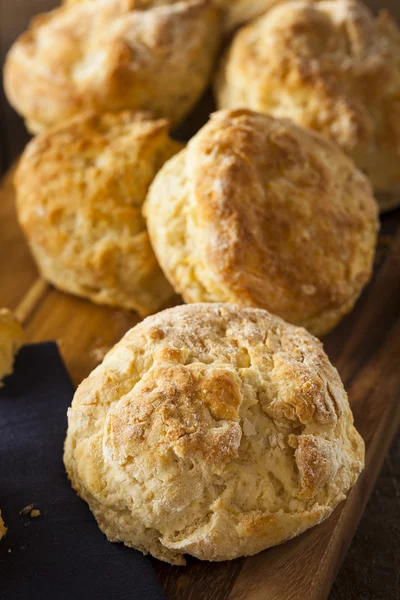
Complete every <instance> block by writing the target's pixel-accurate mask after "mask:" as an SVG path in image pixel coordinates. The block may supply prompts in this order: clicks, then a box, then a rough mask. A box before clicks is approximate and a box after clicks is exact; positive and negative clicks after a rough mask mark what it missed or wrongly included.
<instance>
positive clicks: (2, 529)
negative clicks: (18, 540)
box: [0, 511, 7, 540]
mask: <svg viewBox="0 0 400 600" xmlns="http://www.w3.org/2000/svg"><path fill="white" fill-rule="evenodd" d="M6 533H7V527H6V526H5V523H4V521H3V519H2V517H1V511H0V540H1V539H2V538H3V537H4V536H5V535H6Z"/></svg>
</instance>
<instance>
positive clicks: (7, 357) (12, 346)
mask: <svg viewBox="0 0 400 600" xmlns="http://www.w3.org/2000/svg"><path fill="white" fill-rule="evenodd" d="M23 341H24V332H23V329H22V327H21V325H20V323H19V321H18V319H17V318H16V317H15V316H14V315H13V313H12V312H11V311H10V310H8V309H7V308H1V309H0V386H1V385H2V380H3V379H4V377H7V375H11V373H12V372H13V364H14V358H15V355H16V354H17V352H18V350H19V349H20V348H21V346H22V343H23Z"/></svg>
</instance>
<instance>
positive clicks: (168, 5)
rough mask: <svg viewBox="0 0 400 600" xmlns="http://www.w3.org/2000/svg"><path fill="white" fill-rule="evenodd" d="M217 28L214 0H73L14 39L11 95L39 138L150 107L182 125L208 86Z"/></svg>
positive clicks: (8, 78)
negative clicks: (84, 119) (54, 128)
mask: <svg viewBox="0 0 400 600" xmlns="http://www.w3.org/2000/svg"><path fill="white" fill-rule="evenodd" d="M218 31H219V17H218V11H217V10H216V9H215V8H214V7H213V6H211V5H210V1H209V0H184V1H181V0H160V1H156V0H152V1H151V2H144V1H142V2H140V1H138V0H104V1H103V2H101V3H99V2H93V1H91V0H84V1H78V2H77V1H73V2H68V3H66V4H64V5H63V6H61V7H60V8H57V9H56V10H53V11H51V12H49V13H46V14H43V15H40V16H39V17H36V18H35V19H34V20H33V22H32V25H31V27H30V29H29V30H28V31H27V32H26V33H24V34H22V35H21V36H20V37H19V38H18V40H17V41H16V42H15V44H14V45H13V47H12V48H11V50H10V52H9V54H8V58H7V61H6V65H5V74H4V83H5V90H6V94H7V97H8V99H9V101H10V102H11V104H12V105H13V106H14V108H16V110H18V112H20V113H21V114H22V115H23V116H24V117H25V119H26V121H27V126H28V128H29V129H30V130H31V131H32V132H34V133H38V132H39V131H42V130H43V129H46V128H48V127H49V126H51V125H53V124H55V123H59V122H61V121H63V120H65V119H67V118H70V117H71V116H73V115H75V114H76V113H79V112H82V111H84V110H95V111H99V112H103V111H118V110H124V109H131V110H143V109H145V110H146V111H147V110H148V111H151V112H152V113H153V114H154V115H155V116H157V117H159V116H162V117H168V118H169V119H170V121H171V122H172V123H173V124H177V123H178V122H179V121H181V120H182V119H183V117H184V116H185V115H186V114H187V113H188V112H189V111H190V109H191V108H192V106H193V104H194V103H195V102H196V100H197V99H198V98H199V96H200V95H201V93H202V91H203V90H204V88H205V86H206V85H207V83H208V81H209V77H210V75H211V70H212V67H213V63H214V58H215V54H216V51H217V48H218V41H219V33H218Z"/></svg>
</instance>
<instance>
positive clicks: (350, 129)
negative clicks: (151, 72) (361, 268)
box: [216, 0, 400, 210]
mask: <svg viewBox="0 0 400 600" xmlns="http://www.w3.org/2000/svg"><path fill="white" fill-rule="evenodd" d="M216 91H217V96H218V105H219V107H220V108H235V107H238V108H242V107H247V108H251V109H253V110H259V111H262V112H266V113H268V114H271V115H274V116H276V117H285V118H289V119H292V120H293V121H295V122H297V123H299V124H300V125H303V126H305V127H308V128H310V129H313V130H315V131H318V132H320V133H322V134H324V135H326V136H327V137H329V138H330V139H331V140H333V141H334V142H336V143H337V144H338V145H339V146H340V147H341V148H342V150H343V151H344V152H346V153H347V154H348V155H349V156H350V157H351V158H353V159H354V161H355V163H356V164H357V166H358V167H359V168H360V169H362V170H363V171H364V172H365V173H366V174H367V175H368V176H369V177H370V179H371V181H372V183H373V185H374V188H375V190H376V191H377V192H380V193H383V194H384V195H383V196H382V198H381V200H380V205H381V209H382V210H388V209H389V208H393V207H394V206H396V205H398V203H399V192H400V171H399V168H398V164H399V159H400V125H399V123H400V32H399V29H398V27H397V25H396V23H395V21H394V20H393V19H392V18H391V17H390V15H389V14H388V13H387V12H386V11H382V12H381V13H380V14H379V16H377V17H375V16H374V15H373V14H372V13H371V12H370V11H369V9H367V8H366V7H365V6H364V5H363V4H362V3H361V2H357V1H355V0H324V1H321V2H318V3H315V4H310V3H309V2H305V1H301V0H299V1H293V2H286V3H284V4H283V5H279V6H277V7H274V8H273V9H272V10H271V11H269V12H268V13H267V14H266V15H264V16H262V17H261V18H259V19H258V20H256V21H254V22H253V23H251V24H250V25H248V26H247V27H245V28H243V29H242V30H240V31H239V32H238V34H237V35H236V36H235V38H234V40H233V42H232V45H231V46H230V48H229V49H228V50H227V52H226V54H225V57H224V58H223V60H222V62H221V67H220V69H219V73H218V76H217V79H216ZM387 194H394V195H397V197H392V198H390V197H389V198H388V197H387Z"/></svg>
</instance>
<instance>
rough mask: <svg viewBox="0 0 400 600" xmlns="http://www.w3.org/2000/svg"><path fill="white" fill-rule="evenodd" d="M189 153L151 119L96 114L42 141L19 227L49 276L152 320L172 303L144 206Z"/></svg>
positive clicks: (31, 149) (25, 182)
mask: <svg viewBox="0 0 400 600" xmlns="http://www.w3.org/2000/svg"><path fill="white" fill-rule="evenodd" d="M180 148H181V144H179V143H177V142H175V141H173V140H171V139H170V138H169V137H168V122H167V121H166V120H165V119H158V120H152V119H151V117H150V116H149V115H148V114H145V113H133V112H131V111H123V112H121V113H103V114H101V115H99V114H95V113H88V114H83V115H79V116H77V117H75V118H73V119H71V120H69V121H67V122H65V123H63V124H62V125H59V126H57V127H56V128H53V129H51V130H49V131H47V132H45V133H42V134H40V135H39V136H37V137H36V138H34V139H33V140H32V141H31V142H30V143H29V144H28V146H27V148H26V149H25V151H24V153H23V155H22V158H21V160H20V163H19V165H18V169H17V172H16V175H15V180H14V181H15V188H16V203H17V212H18V218H19V222H20V224H21V226H22V229H23V231H24V233H25V235H26V237H27V239H28V242H29V245H30V247H31V250H32V252H33V255H34V257H35V259H36V262H37V263H38V266H39V268H40V270H41V272H42V274H43V276H44V277H45V278H46V279H47V280H48V281H50V282H52V283H53V284H54V285H55V286H56V287H58V288H60V289H62V290H64V291H67V292H70V293H72V294H76V295H78V296H83V297H85V298H90V299H91V300H92V301H93V302H96V303H97V304H106V305H110V306H116V307H122V308H127V309H131V310H136V311H137V312H138V313H139V314H141V315H148V314H150V313H152V312H155V311H156V310H158V309H159V308H160V307H161V306H162V305H163V304H164V303H165V302H166V301H167V300H168V299H169V298H170V297H171V296H172V295H173V290H172V288H171V286H170V285H169V284H168V282H167V280H166V279H165V277H164V275H163V273H162V271H161V269H160V267H159V265H158V263H157V260H156V257H155V255H154V252H153V250H152V248H151V245H150V240H149V236H148V234H147V230H146V224H145V221H144V218H143V216H142V204H143V202H144V199H145V197H146V193H147V190H148V187H149V185H150V183H151V181H152V180H153V178H154V176H155V174H156V173H157V171H158V170H159V169H160V167H161V166H162V164H163V163H164V162H165V161H166V160H167V159H168V158H170V157H171V156H172V155H173V154H174V153H175V152H177V151H178V150H179V149H180Z"/></svg>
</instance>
